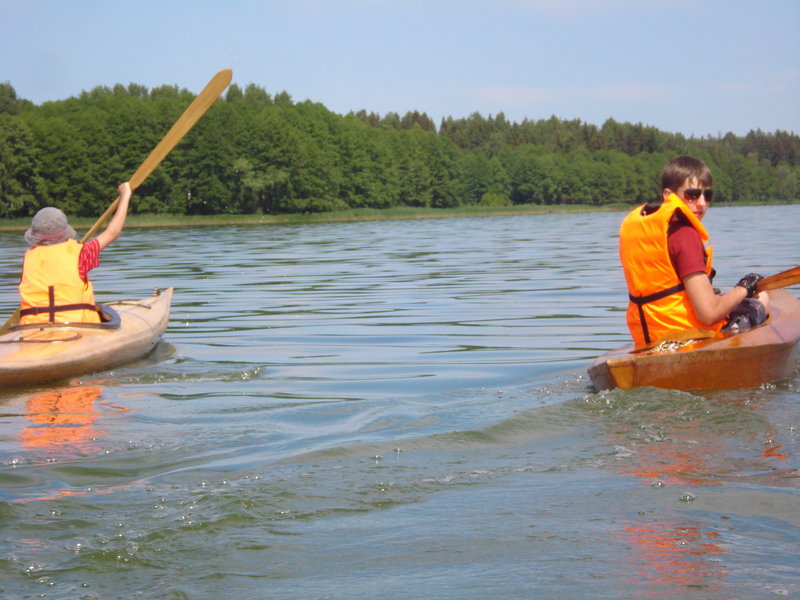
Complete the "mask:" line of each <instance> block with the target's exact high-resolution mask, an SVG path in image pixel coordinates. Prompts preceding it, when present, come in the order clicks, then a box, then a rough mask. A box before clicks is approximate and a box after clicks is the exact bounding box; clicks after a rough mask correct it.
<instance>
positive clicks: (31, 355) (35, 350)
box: [0, 288, 172, 387]
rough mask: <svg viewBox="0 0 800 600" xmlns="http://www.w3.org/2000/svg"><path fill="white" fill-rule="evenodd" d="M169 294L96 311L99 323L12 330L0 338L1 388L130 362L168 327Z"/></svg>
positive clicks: (23, 326)
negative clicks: (99, 312)
mask: <svg viewBox="0 0 800 600" xmlns="http://www.w3.org/2000/svg"><path fill="white" fill-rule="evenodd" d="M171 302H172V288H169V289H167V290H164V291H158V290H156V291H154V293H153V295H152V296H150V297H149V298H144V299H142V300H122V301H118V302H110V303H108V304H101V305H99V307H100V310H101V313H102V319H103V322H101V323H52V324H51V323H44V324H42V323H37V324H33V325H16V326H14V327H11V328H10V329H9V330H8V332H7V333H5V334H4V335H2V336H0V387H6V386H14V385H30V384H38V383H44V382H47V381H53V380H56V379H62V378H64V377H73V376H76V375H84V374H86V373H93V372H96V371H101V370H103V369H107V368H109V367H112V366H117V365H121V364H124V363H128V362H131V361H134V360H136V359H138V358H141V357H143V356H145V355H146V354H148V353H149V352H150V351H151V350H152V349H153V348H154V347H155V345H156V344H157V343H158V340H159V339H160V338H161V336H162V335H163V333H164V331H165V330H166V328H167V324H168V322H169V310H170V304H171Z"/></svg>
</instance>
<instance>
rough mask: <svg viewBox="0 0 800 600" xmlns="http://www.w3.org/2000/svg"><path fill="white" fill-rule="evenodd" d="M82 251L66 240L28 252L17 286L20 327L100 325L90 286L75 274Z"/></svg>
mask: <svg viewBox="0 0 800 600" xmlns="http://www.w3.org/2000/svg"><path fill="white" fill-rule="evenodd" d="M82 248H83V245H82V244H79V243H78V242H76V241H75V240H73V239H69V240H67V241H66V242H62V243H60V244H53V245H51V246H34V247H32V248H29V249H28V251H27V252H26V253H25V258H24V259H23V264H22V280H21V281H20V284H19V294H20V298H21V299H22V302H21V304H20V319H19V322H20V324H21V325H29V324H32V323H99V322H100V316H99V314H98V312H97V309H96V306H95V302H94V290H93V289H92V284H91V283H89V281H84V280H83V279H81V277H80V275H79V274H78V259H79V257H80V254H81V249H82Z"/></svg>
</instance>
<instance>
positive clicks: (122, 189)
mask: <svg viewBox="0 0 800 600" xmlns="http://www.w3.org/2000/svg"><path fill="white" fill-rule="evenodd" d="M117 191H118V192H119V197H120V198H130V197H131V194H132V193H133V192H132V191H131V184H130V182H128V181H126V182H124V183H120V184H119V187H118V188H117Z"/></svg>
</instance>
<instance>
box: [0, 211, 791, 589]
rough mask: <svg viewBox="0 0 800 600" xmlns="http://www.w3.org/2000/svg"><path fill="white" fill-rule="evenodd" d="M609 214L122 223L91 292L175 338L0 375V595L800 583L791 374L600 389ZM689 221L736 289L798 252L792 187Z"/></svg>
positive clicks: (618, 297) (619, 329)
mask: <svg viewBox="0 0 800 600" xmlns="http://www.w3.org/2000/svg"><path fill="white" fill-rule="evenodd" d="M622 216H623V215H622V213H613V212H612V213H597V214H575V215H566V214H547V215H531V216H508V217H477V218H452V219H430V220H419V221H414V220H407V221H384V222H362V223H343V224H316V225H297V226H263V227H258V226H252V227H225V228H218V227H205V228H203V227H198V228H175V229H139V230H136V229H131V230H127V231H126V232H125V234H124V235H123V238H122V239H120V240H119V241H118V242H117V243H116V244H115V245H114V246H112V247H111V248H109V249H108V250H107V251H106V252H105V253H104V255H103V257H102V262H103V264H102V265H101V267H100V268H99V269H97V270H96V271H95V272H94V277H93V279H94V282H95V287H96V289H97V290H98V292H97V296H98V299H99V300H100V301H104V300H115V299H120V298H139V297H143V296H146V295H149V293H150V291H151V289H152V288H156V287H161V288H163V287H167V286H170V285H172V286H175V288H176V289H175V296H174V300H173V309H172V317H171V321H170V326H169V329H168V330H167V333H166V334H165V337H164V339H163V342H162V343H161V344H160V345H159V346H158V347H157V349H156V351H155V352H154V353H153V354H152V355H151V356H150V357H148V358H147V359H145V360H142V361H139V362H137V363H135V364H130V365H126V366H124V367H121V368H117V369H114V370H113V371H107V372H102V373H97V374H93V375H90V376H86V377H83V378H80V379H77V380H73V381H62V382H57V383H54V384H51V385H45V386H41V387H36V388H22V389H14V390H3V391H0V597H2V598H50V599H53V598H58V599H72V598H84V599H103V600H107V599H113V598H145V599H150V598H158V599H184V598H186V599H188V598H191V599H196V598H203V599H205V598H209V599H218V598H236V599H260V598H303V599H306V598H326V599H327V598H329V599H343V598H392V599H399V598H475V599H477V598H553V599H561V598H574V599H592V600H595V599H618V598H665V599H666V598H670V599H673V598H675V599H695V598H696V599H723V598H725V599H728V598H741V599H758V598H776V597H800V479H798V468H800V402H798V400H800V378H795V379H793V380H790V381H784V382H779V383H777V384H775V385H768V386H763V387H761V388H758V389H752V390H741V391H724V392H713V393H707V394H703V395H698V394H691V393H685V392H671V391H662V390H655V389H639V390H631V391H625V392H621V391H614V392H602V393H597V392H595V391H594V390H593V389H592V387H591V385H590V382H589V380H588V378H587V375H586V368H587V367H588V366H589V364H590V363H591V361H592V360H593V359H594V358H595V357H596V356H598V355H599V354H601V353H603V352H604V351H606V350H608V349H611V348H614V347H617V346H620V345H623V344H625V343H627V341H628V338H627V332H626V328H625V324H624V308H625V302H626V296H627V293H626V290H625V285H624V280H623V277H622V273H621V270H620V268H619V266H618V262H617V250H616V244H617V239H616V233H617V230H618V226H619V222H620V220H621V218H622ZM706 224H707V225H708V227H709V229H710V230H711V232H712V240H713V241H714V250H715V252H714V256H715V258H716V267H717V270H718V271H719V275H718V277H717V280H716V283H717V284H718V285H720V286H721V287H723V288H727V287H729V286H731V285H733V284H734V283H735V282H736V281H737V280H738V279H739V277H741V276H742V275H744V274H745V273H747V272H749V271H751V270H757V271H759V272H761V273H763V274H764V275H770V274H773V273H776V272H778V271H782V270H784V269H786V268H788V267H791V266H794V265H796V264H797V263H798V257H799V256H800V242H798V235H797V234H798V224H800V206H791V207H767V208H745V207H743V208H714V209H712V210H711V211H710V212H709V215H708V216H707V217H706ZM0 248H2V254H1V255H0V261H1V262H0V264H2V267H3V271H2V278H3V281H2V283H3V285H2V286H0V287H1V289H0V309H2V314H3V316H4V318H5V315H8V314H10V312H11V311H12V310H13V308H14V307H15V303H16V287H15V285H16V283H17V281H18V273H19V264H20V259H21V254H22V252H23V251H24V249H25V248H24V244H23V242H22V237H21V234H20V233H4V232H0ZM793 291H794V293H796V294H797V293H798V288H794V289H793Z"/></svg>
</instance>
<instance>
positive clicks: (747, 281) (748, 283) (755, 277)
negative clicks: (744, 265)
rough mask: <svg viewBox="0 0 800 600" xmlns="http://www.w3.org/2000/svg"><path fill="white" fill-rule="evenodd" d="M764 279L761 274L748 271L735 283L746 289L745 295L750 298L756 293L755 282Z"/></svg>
mask: <svg viewBox="0 0 800 600" xmlns="http://www.w3.org/2000/svg"><path fill="white" fill-rule="evenodd" d="M762 279H764V276H763V275H759V274H758V273H748V274H747V275H745V276H744V277H742V278H741V279H740V280H739V283H737V284H736V285H740V286H742V287H743V288H744V289H746V290H747V297H748V298H752V297H753V296H755V295H756V284H757V283H758V282H759V281H761V280H762Z"/></svg>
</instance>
